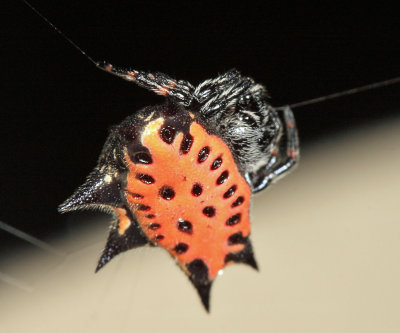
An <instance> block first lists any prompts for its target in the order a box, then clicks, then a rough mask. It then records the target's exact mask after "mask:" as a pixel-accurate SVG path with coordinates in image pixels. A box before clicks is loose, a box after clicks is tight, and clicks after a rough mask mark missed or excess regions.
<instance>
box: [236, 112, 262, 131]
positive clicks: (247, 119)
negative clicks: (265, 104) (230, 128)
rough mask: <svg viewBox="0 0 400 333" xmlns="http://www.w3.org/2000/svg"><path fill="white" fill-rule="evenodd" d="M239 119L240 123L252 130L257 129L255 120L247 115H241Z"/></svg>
mask: <svg viewBox="0 0 400 333" xmlns="http://www.w3.org/2000/svg"><path fill="white" fill-rule="evenodd" d="M239 119H240V120H241V121H243V122H245V123H246V124H248V125H250V126H251V127H252V128H257V127H258V123H257V120H256V119H254V118H253V117H251V116H250V115H248V114H244V115H241V116H240V117H239Z"/></svg>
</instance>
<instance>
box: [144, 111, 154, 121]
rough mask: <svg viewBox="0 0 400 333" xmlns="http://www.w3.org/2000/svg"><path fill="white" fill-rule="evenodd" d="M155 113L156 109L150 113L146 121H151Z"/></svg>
mask: <svg viewBox="0 0 400 333" xmlns="http://www.w3.org/2000/svg"><path fill="white" fill-rule="evenodd" d="M153 115H154V111H153V112H152V113H150V114H149V116H148V117H147V118H146V119H145V121H150V120H151V118H153Z"/></svg>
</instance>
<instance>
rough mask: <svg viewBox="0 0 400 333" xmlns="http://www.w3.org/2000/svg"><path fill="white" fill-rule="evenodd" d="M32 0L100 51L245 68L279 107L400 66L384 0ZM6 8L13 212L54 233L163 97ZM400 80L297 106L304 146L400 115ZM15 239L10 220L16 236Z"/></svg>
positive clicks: (391, 15)
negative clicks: (60, 209)
mask: <svg viewBox="0 0 400 333" xmlns="http://www.w3.org/2000/svg"><path fill="white" fill-rule="evenodd" d="M260 3H261V2H260ZM32 5H34V6H35V7H36V8H37V9H38V10H39V11H41V12H42V13H43V15H45V16H46V17H47V18H48V19H49V20H51V21H52V22H53V23H54V24H55V25H56V26H57V27H59V28H60V29H61V30H62V31H63V32H64V33H65V34H66V35H67V36H69V38H71V39H72V40H73V41H74V42H75V43H77V44H78V45H79V46H80V47H81V48H82V49H84V50H85V51H86V52H87V53H88V54H89V55H90V56H91V57H93V58H94V59H95V60H107V61H109V62H110V63H112V64H114V65H117V66H120V67H130V66H132V68H135V69H143V70H152V71H161V72H165V73H167V74H169V75H170V76H172V77H175V78H178V79H185V80H188V81H190V82H191V83H193V84H197V83H199V82H200V81H202V80H205V79H207V78H210V77H214V76H215V75H217V74H218V73H222V72H224V71H226V70H228V69H231V68H234V67H235V68H237V69H239V70H240V71H241V72H242V73H243V74H245V75H248V76H251V77H253V78H254V79H255V80H256V81H257V82H260V83H263V84H265V85H266V87H267V88H268V90H269V92H270V95H271V97H272V99H271V102H272V104H273V105H276V106H280V105H283V104H291V103H295V102H299V101H302V100H307V99H310V98H314V97H319V96H321V95H326V94H329V93H333V92H336V91H340V90H346V89H349V88H354V87H357V86H361V85H365V84H368V83H372V82H375V81H381V80H386V79H389V78H392V77H395V76H398V75H400V66H399V56H400V38H399V36H400V23H399V18H398V12H397V10H395V9H394V8H391V7H390V6H383V5H380V3H378V4H376V5H375V6H373V7H368V5H366V4H365V3H364V5H363V6H362V7H359V6H355V5H354V6H353V5H347V6H339V5H338V4H336V3H334V4H332V6H330V7H322V6H319V5H318V6H316V5H311V4H307V2H301V4H299V5H290V6H289V5H288V4H285V3H282V4H280V5H276V4H274V3H268V2H263V5H260V4H259V3H258V4H256V3H252V2H249V1H244V2H242V4H241V5H233V4H232V3H231V2H226V3H209V2H204V1H196V2H194V1H182V2H172V1H171V2H166V1H157V2H156V1H127V2H122V1H109V2H106V1H104V2H91V3H89V2H84V3H82V2H80V1H41V0H32ZM3 9H4V13H5V14H6V16H7V17H6V18H4V19H2V22H4V23H5V25H4V27H3V29H2V32H1V38H2V49H3V51H2V64H3V68H2V71H1V72H2V75H4V77H3V78H2V79H1V85H2V87H1V90H2V92H3V98H2V102H3V103H2V105H3V106H2V111H1V119H2V121H1V123H2V126H1V133H2V135H1V143H0V145H1V150H0V154H1V163H0V172H1V185H0V198H1V200H0V220H2V221H4V222H6V223H8V224H10V225H13V226H15V227H17V228H19V229H21V230H24V231H25V232H27V233H29V234H32V235H34V236H36V237H39V238H43V239H46V238H47V237H50V236H52V235H56V234H62V233H63V231H64V229H65V228H66V223H65V217H62V216H60V215H59V214H58V213H57V211H56V208H57V205H58V204H60V203H61V202H62V201H64V200H65V199H66V198H67V197H68V196H69V195H70V194H72V192H73V191H74V190H75V188H76V187H77V186H78V185H80V184H81V183H82V182H83V181H84V178H85V176H86V175H87V174H88V173H89V172H90V171H91V169H92V168H93V167H94V166H95V164H96V160H97V156H98V155H99V153H100V150H101V147H102V145H103V143H104V141H105V138H106V136H107V130H108V128H109V127H110V126H111V125H112V124H115V123H118V122H120V121H121V120H122V119H124V118H125V117H126V116H128V115H129V114H131V113H132V112H135V110H138V109H139V108H142V107H144V106H146V105H149V104H157V103H160V102H161V101H162V98H161V97H158V96H155V95H153V94H152V93H150V92H148V91H145V90H143V89H141V88H138V87H136V86H135V85H133V84H130V83H128V82H125V81H123V80H121V79H118V78H116V77H114V76H111V75H108V74H107V73H105V72H103V71H100V70H98V69H96V68H95V67H94V66H93V64H91V63H90V62H89V61H88V60H87V59H86V58H85V57H84V56H82V54H80V53H79V52H78V51H77V50H76V49H74V48H73V47H71V45H70V44H68V43H67V42H66V41H65V40H64V39H63V38H60V36H59V35H57V34H56V33H55V31H54V30H53V29H52V28H51V27H49V26H48V25H47V24H46V23H45V22H43V20H41V19H40V18H39V17H38V16H37V15H36V14H35V13H34V12H33V11H32V10H31V9H30V8H29V7H27V6H26V5H25V4H24V3H23V2H22V1H13V2H10V3H8V4H7V6H6V8H3ZM399 93H400V85H399V84H398V85H394V86H391V87H386V88H381V89H377V90H374V91H369V92H366V93H362V94H357V95H353V96H351V97H344V98H340V99H338V100H335V101H329V102H324V103H320V104H316V105H313V106H306V107H302V108H298V109H295V110H294V112H295V114H296V117H297V122H298V127H299V132H300V138H301V142H302V144H303V146H304V145H307V144H310V143H312V142H313V141H315V140H321V139H323V138H325V137H328V136H330V135H331V134H333V133H338V132H343V131H352V130H353V129H355V128H356V127H357V126H359V125H361V124H365V123H368V122H369V123H371V122H378V121H380V120H381V119H383V118H388V117H392V116H395V115H396V114H397V115H398V114H399V106H400V100H399ZM11 238H12V237H11V236H10V235H6V234H5V233H4V232H2V231H0V242H2V243H3V244H5V243H4V242H5V241H7V242H12V240H10V239H11ZM2 253H4V252H2Z"/></svg>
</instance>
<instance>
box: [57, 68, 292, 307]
mask: <svg viewBox="0 0 400 333" xmlns="http://www.w3.org/2000/svg"><path fill="white" fill-rule="evenodd" d="M98 66H99V67H101V68H102V69H104V70H106V71H108V72H111V73H113V74H116V75H118V76H121V77H123V78H124V79H127V80H129V81H134V82H135V83H137V84H138V85H140V86H143V87H145V88H147V89H150V90H152V91H154V92H156V93H157V94H160V95H163V96H165V97H166V101H165V103H164V104H162V105H158V106H150V107H146V108H144V109H142V110H140V111H138V112H135V113H134V114H133V115H131V116H129V117H128V118H127V119H126V120H124V121H123V122H122V123H121V124H120V125H118V126H115V127H114V128H113V129H112V130H111V133H110V135H109V137H108V139H107V141H106V144H105V145H104V148H103V151H102V153H101V155H100V158H99V161H98V165H97V167H96V168H95V169H94V170H93V172H92V173H91V174H90V175H89V177H88V178H87V180H86V182H85V183H84V185H82V186H81V187H80V188H79V189H78V190H77V191H76V192H75V193H74V195H73V196H72V197H70V198H69V199H68V200H67V201H66V202H65V203H64V204H63V205H61V206H60V211H61V212H66V211H71V210H76V209H85V208H91V207H94V208H100V209H103V210H104V211H106V212H109V213H111V214H112V215H113V216H114V222H113V224H112V228H111V231H110V235H109V238H108V241H107V244H106V247H105V249H104V251H103V254H102V255H101V257H100V260H99V263H98V266H97V270H99V269H100V268H101V267H103V266H104V265H105V264H106V263H107V262H109V261H110V260H111V259H112V258H113V257H114V256H115V255H117V254H119V253H121V252H123V251H126V250H128V249H131V248H134V247H138V246H142V245H145V244H150V245H158V246H160V247H163V248H164V249H166V250H167V251H168V252H169V253H170V254H171V255H172V256H173V257H174V258H175V259H176V261H177V263H178V264H179V266H180V267H181V268H182V270H183V271H184V272H185V273H186V274H187V275H188V276H189V278H190V280H191V282H192V283H193V284H194V286H195V287H196V288H197V290H198V292H199V294H200V297H201V299H202V302H203V304H204V306H205V307H206V308H207V309H208V308H209V293H210V288H211V284H212V282H213V280H214V279H215V277H216V276H217V275H218V272H219V271H221V270H222V269H223V268H224V267H225V266H226V265H228V264H230V263H232V262H242V263H246V264H248V265H250V266H252V267H254V268H257V264H256V261H255V259H254V256H253V250H252V246H251V242H250V238H249V236H250V220H249V202H250V197H251V194H252V193H255V192H258V191H260V190H262V189H263V188H265V187H266V186H267V185H268V184H269V183H270V182H271V181H273V180H274V179H276V178H277V177H278V176H280V175H282V174H283V173H285V172H286V171H287V170H288V169H290V168H291V167H292V166H293V165H294V164H295V163H296V161H297V160H298V141H297V132H296V128H295V123H294V118H293V115H292V112H291V110H290V109H289V108H282V109H275V108H273V107H271V106H270V105H269V104H268V103H267V101H266V96H265V89H264V87H263V86H261V85H259V84H255V83H254V81H253V80H252V79H251V78H248V77H243V76H241V75H240V73H239V72H237V71H236V70H232V71H229V72H227V73H225V74H223V75H221V76H218V77H217V78H215V79H211V80H206V81H204V82H203V83H201V84H200V85H198V86H197V87H194V86H192V85H191V84H190V83H188V82H186V81H176V80H173V79H171V78H169V77H168V76H166V75H164V74H160V73H155V74H152V73H146V72H142V71H136V70H119V69H115V68H114V67H113V66H111V65H109V64H102V65H100V64H99V65H98Z"/></svg>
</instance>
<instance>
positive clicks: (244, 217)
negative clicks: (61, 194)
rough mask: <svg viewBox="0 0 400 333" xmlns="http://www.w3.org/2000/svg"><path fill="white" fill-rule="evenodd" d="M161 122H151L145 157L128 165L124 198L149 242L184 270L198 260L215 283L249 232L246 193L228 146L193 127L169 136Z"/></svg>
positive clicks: (144, 136) (143, 139) (144, 139)
mask: <svg viewBox="0 0 400 333" xmlns="http://www.w3.org/2000/svg"><path fill="white" fill-rule="evenodd" d="M163 125H164V120H163V118H158V119H157V120H154V121H152V122H150V123H149V124H148V125H147V126H146V128H145V129H144V131H143V134H142V136H141V143H142V145H143V146H145V147H146V148H148V150H149V154H147V153H139V155H140V154H142V155H141V156H138V158H137V160H135V163H134V162H132V161H131V160H130V158H129V157H128V156H126V161H127V162H128V165H129V173H128V177H127V187H126V196H127V200H128V202H129V204H130V206H131V209H132V212H134V214H135V215H136V217H137V219H138V222H139V224H140V226H141V228H142V229H143V231H144V233H145V234H146V236H147V237H148V239H149V240H150V241H151V242H153V243H155V244H157V245H159V246H161V247H163V248H165V249H166V250H167V251H169V253H170V254H171V255H172V256H173V257H175V258H176V259H177V261H178V262H179V264H180V266H181V267H182V268H183V269H184V270H185V269H186V265H187V264H189V263H190V262H192V261H193V260H196V259H201V260H202V261H203V262H204V263H205V264H206V266H207V268H208V275H209V276H208V278H209V279H210V280H212V279H214V278H215V277H216V275H217V273H218V271H219V270H221V269H222V268H224V267H225V265H226V264H227V260H226V256H227V255H228V254H229V253H237V252H239V251H241V250H243V248H244V243H245V242H244V239H245V238H246V237H248V236H249V233H250V221H249V216H248V211H249V201H250V193H251V191H250V188H249V185H248V184H247V183H246V181H245V179H244V178H243V177H242V175H241V174H240V173H239V170H238V168H237V166H236V164H235V161H234V159H233V157H232V154H231V152H230V150H229V148H228V146H227V145H226V144H225V143H224V142H223V141H222V140H221V139H220V138H218V137H216V136H213V135H210V134H208V133H207V132H206V131H205V130H204V128H203V127H202V126H201V125H200V124H198V123H196V122H192V124H191V126H190V130H189V133H187V134H183V133H182V132H180V133H178V134H177V135H170V134H171V133H169V132H168V128H167V129H166V128H164V127H163Z"/></svg>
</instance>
